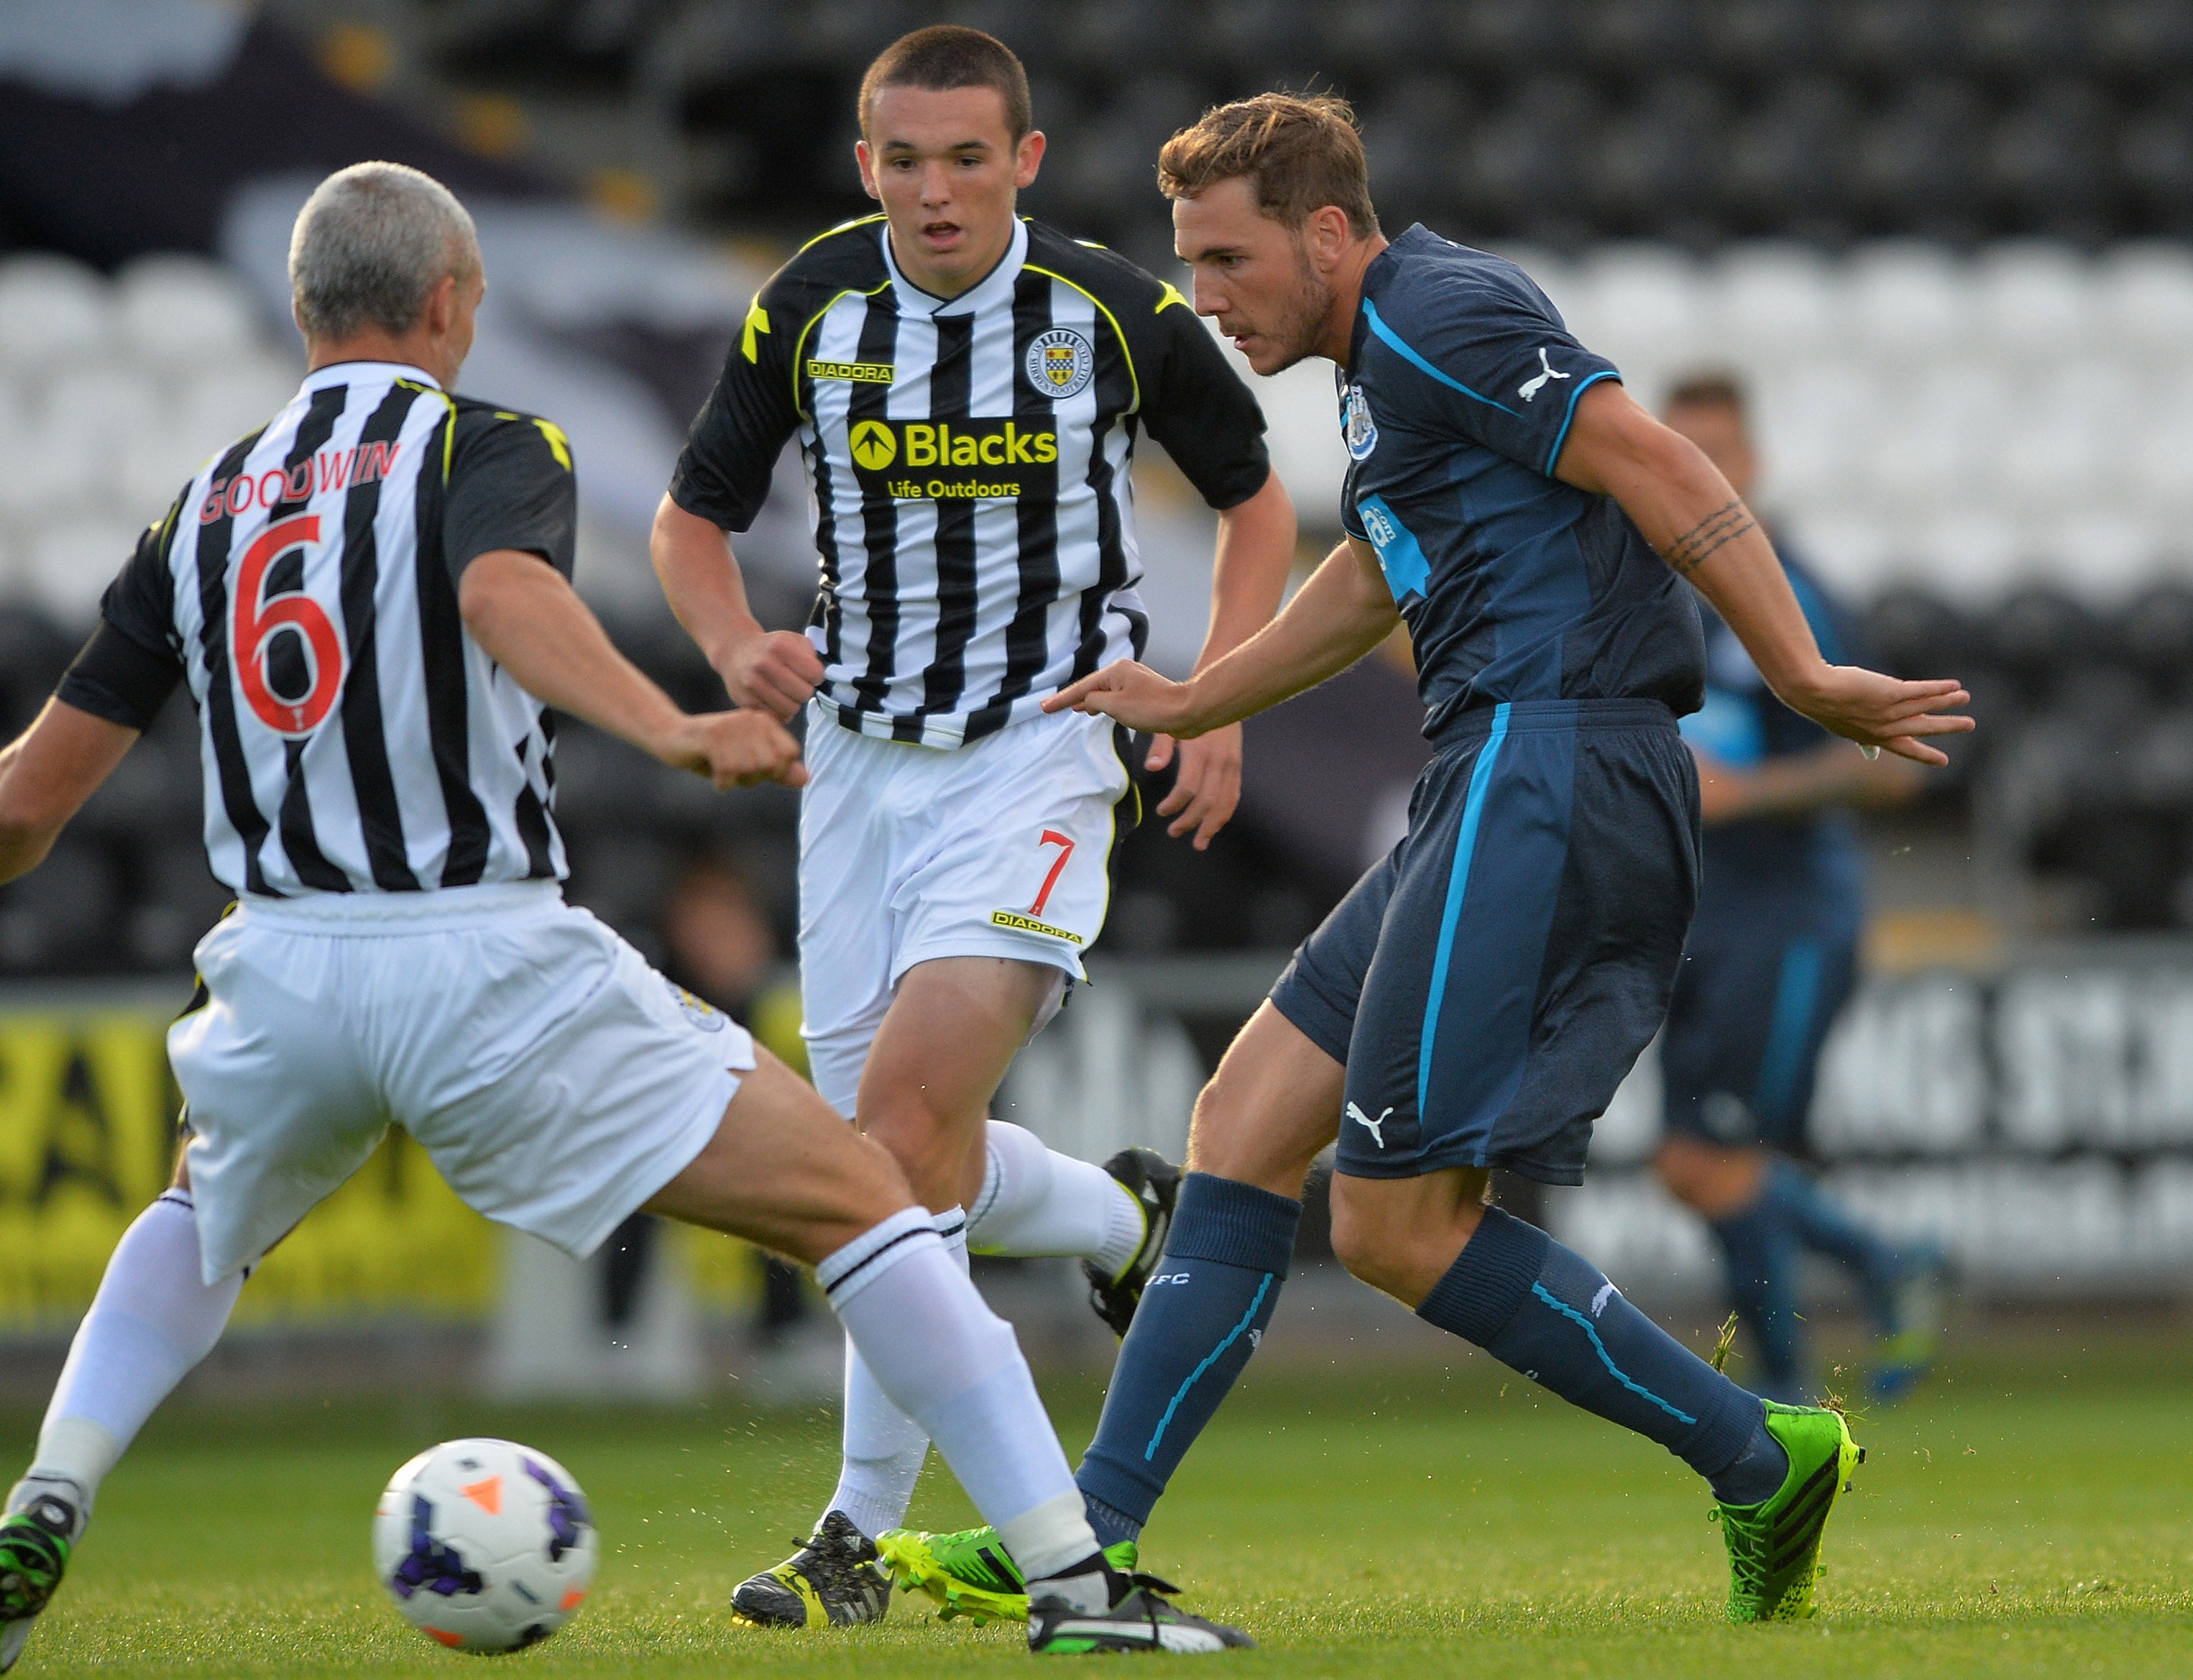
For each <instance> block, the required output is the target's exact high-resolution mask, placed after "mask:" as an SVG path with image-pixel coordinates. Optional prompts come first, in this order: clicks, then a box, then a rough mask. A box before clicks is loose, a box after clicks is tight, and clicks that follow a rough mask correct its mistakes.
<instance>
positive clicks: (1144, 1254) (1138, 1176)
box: [1081, 1149, 1180, 1336]
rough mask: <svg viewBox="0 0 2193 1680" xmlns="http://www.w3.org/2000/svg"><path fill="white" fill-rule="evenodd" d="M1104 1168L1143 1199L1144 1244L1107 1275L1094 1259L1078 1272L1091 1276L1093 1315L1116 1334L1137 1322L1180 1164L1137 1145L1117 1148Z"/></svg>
mask: <svg viewBox="0 0 2193 1680" xmlns="http://www.w3.org/2000/svg"><path fill="white" fill-rule="evenodd" d="M1104 1170H1105V1171H1106V1172H1107V1173H1110V1174H1111V1175H1112V1176H1113V1177H1114V1178H1117V1179H1118V1180H1119V1183H1120V1184H1123V1185H1125V1188H1126V1191H1127V1194H1128V1195H1131V1196H1132V1197H1134V1198H1135V1200H1136V1201H1137V1202H1139V1203H1140V1204H1141V1205H1142V1247H1139V1248H1137V1250H1135V1258H1134V1259H1131V1260H1130V1261H1128V1262H1127V1264H1126V1268H1125V1270H1123V1271H1121V1272H1120V1273H1119V1276H1116V1277H1110V1276H1106V1275H1105V1274H1104V1272H1103V1271H1102V1270H1101V1269H1099V1267H1098V1266H1097V1263H1096V1262H1095V1261H1093V1260H1084V1261H1083V1262H1082V1263H1081V1275H1082V1276H1084V1277H1085V1278H1087V1279H1088V1280H1089V1304H1090V1305H1091V1306H1092V1307H1094V1308H1095V1309H1096V1310H1097V1317H1099V1318H1101V1319H1102V1320H1103V1321H1104V1322H1106V1323H1107V1324H1108V1325H1110V1326H1111V1327H1112V1333H1113V1334H1114V1335H1115V1336H1125V1334H1126V1333H1127V1327H1128V1326H1129V1325H1130V1324H1132V1323H1133V1322H1135V1309H1136V1307H1137V1306H1138V1305H1139V1304H1141V1302H1142V1286H1143V1285H1144V1284H1146V1283H1148V1282H1149V1281H1150V1274H1151V1273H1152V1272H1154V1271H1155V1270H1157V1269H1158V1262H1159V1259H1163V1258H1164V1255H1165V1237H1166V1236H1167V1234H1168V1233H1170V1232H1171V1230H1172V1210H1173V1204H1174V1203H1175V1202H1177V1201H1179V1200H1180V1168H1178V1167H1176V1166H1174V1165H1173V1164H1172V1163H1171V1161H1167V1160H1166V1159H1165V1157H1164V1156H1163V1155H1159V1153H1158V1152H1157V1151H1156V1150H1142V1149H1135V1150H1120V1151H1119V1154H1117V1155H1114V1156H1113V1157H1112V1158H1111V1159H1110V1160H1109V1161H1106V1162H1105V1163H1104Z"/></svg>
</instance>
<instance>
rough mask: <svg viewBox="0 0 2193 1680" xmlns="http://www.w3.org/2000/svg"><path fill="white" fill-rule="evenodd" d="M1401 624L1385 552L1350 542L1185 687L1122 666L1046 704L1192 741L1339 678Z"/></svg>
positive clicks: (1133, 665) (1106, 670) (1082, 682)
mask: <svg viewBox="0 0 2193 1680" xmlns="http://www.w3.org/2000/svg"><path fill="white" fill-rule="evenodd" d="M1399 622H1400V613H1398V612H1396V611H1394V596H1393V592H1392V591H1391V590H1389V588H1387V587H1386V575H1385V573H1383V571H1380V570H1379V569H1378V556H1377V553H1374V552H1373V551H1372V549H1371V545H1370V544H1369V543H1367V542H1357V541H1356V540H1355V539H1354V538H1353V537H1350V538H1349V539H1348V541H1347V542H1343V543H1342V544H1341V545H1340V547H1338V548H1335V549H1334V550H1333V551H1332V553H1330V554H1328V555H1326V560H1325V564H1324V565H1321V566H1320V567H1319V568H1318V569H1317V570H1316V571H1314V572H1313V573H1312V574H1311V575H1310V580H1309V582H1307V583H1305V584H1303V587H1302V588H1300V589H1299V590H1297V592H1296V594H1295V598H1294V599H1292V600H1291V601H1290V602H1288V603H1287V610H1286V611H1285V612H1283V613H1281V614H1280V616H1278V617H1277V618H1275V619H1274V620H1273V621H1272V622H1270V623H1269V624H1268V625H1266V626H1265V627H1264V628H1263V629H1262V630H1260V631H1258V632H1257V634H1255V635H1254V636H1251V638H1250V639H1248V640H1247V641H1245V642H1244V643H1243V644H1242V645H1240V647H1237V648H1235V649H1234V651H1233V652H1231V653H1229V654H1228V655H1227V656H1226V657H1224V658H1223V659H1221V660H1218V661H1217V662H1215V663H1213V664H1211V665H1208V666H1206V667H1205V668H1203V669H1202V670H1200V671H1199V672H1197V673H1196V674H1195V675H1194V676H1193V677H1191V678H1189V679H1188V680H1187V681H1186V682H1184V683H1177V682H1171V681H1168V680H1167V679H1165V678H1164V677H1161V676H1159V674H1157V673H1156V672H1155V671H1153V670H1151V669H1150V668H1149V667H1148V666H1147V665H1137V664H1136V663H1134V662H1131V661H1126V660H1123V661H1121V662H1119V663H1118V664H1116V665H1107V666H1106V667H1105V668H1103V669H1102V670H1101V671H1098V672H1096V673H1095V674H1092V675H1090V676H1086V677H1084V678H1083V679H1081V680H1080V681H1079V682H1078V683H1075V684H1074V685H1073V686H1072V687H1070V688H1067V689H1062V690H1061V691H1059V692H1058V693H1056V694H1054V695H1052V696H1051V697H1050V698H1049V699H1048V700H1046V701H1045V702H1043V708H1044V710H1045V711H1046V712H1063V711H1068V710H1073V711H1076V712H1091V713H1101V714H1102V715H1104V716H1105V717H1108V718H1113V719H1116V720H1118V721H1119V722H1120V723H1123V724H1125V725H1127V727H1128V728H1130V729H1140V730H1147V731H1149V732H1150V733H1152V734H1154V735H1171V736H1175V737H1178V738H1179V739H1181V740H1183V741H1186V740H1192V739H1193V738H1194V737H1196V736H1199V735H1205V734H1208V733H1209V732H1210V731H1212V730H1214V729H1219V728H1222V727H1223V726H1224V725H1227V724H1230V723H1239V722H1240V720H1242V719H1244V718H1247V717H1253V716H1255V715H1256V714H1257V713H1258V712H1261V711H1264V710H1266V709H1267V708H1270V707H1273V706H1276V705H1278V704H1279V703H1280V702H1281V701H1282V700H1285V699H1288V698H1290V697H1292V696H1294V695H1297V694H1300V693H1301V692H1302V691H1303V690H1304V689H1306V688H1314V687H1316V686H1317V685H1318V684H1320V683H1321V682H1323V681H1324V680H1325V679H1326V678H1328V677H1336V676H1338V675H1339V674H1341V673H1342V672H1343V671H1344V670H1346V669H1347V668H1348V667H1349V666H1350V665H1353V664H1354V662H1356V661H1357V660H1359V659H1360V658H1361V657H1363V656H1364V655H1365V654H1366V653H1368V652H1370V651H1371V649H1372V648H1374V647H1376V646H1377V645H1378V644H1379V643H1380V642H1383V640H1385V639H1386V638H1387V637H1388V636H1389V635H1391V634H1393V631H1394V625H1395V624H1397V623H1399Z"/></svg>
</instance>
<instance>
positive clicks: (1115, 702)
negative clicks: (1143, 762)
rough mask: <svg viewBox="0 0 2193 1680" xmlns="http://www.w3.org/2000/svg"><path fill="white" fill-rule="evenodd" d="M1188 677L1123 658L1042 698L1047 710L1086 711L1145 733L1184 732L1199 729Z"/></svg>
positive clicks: (1186, 734)
mask: <svg viewBox="0 0 2193 1680" xmlns="http://www.w3.org/2000/svg"><path fill="white" fill-rule="evenodd" d="M1188 700H1189V693H1188V685H1187V684H1186V683H1177V682H1175V681H1173V680H1172V679H1171V678H1170V677H1161V676H1159V674H1157V673H1156V672H1155V671H1153V670H1152V669H1150V668H1149V667H1148V666H1147V665H1138V664H1137V663H1135V662H1134V661H1132V660H1131V659H1123V660H1121V661H1120V662H1119V663H1118V664H1116V665H1107V666H1106V667H1105V668H1103V669H1102V670H1101V671H1097V672H1093V673H1091V674H1090V675H1088V676H1085V677H1084V678H1082V679H1081V680H1080V681H1079V682H1078V683H1075V684H1074V685H1073V686H1072V687H1071V688H1063V689H1061V690H1060V691H1058V692H1057V693H1056V694H1054V695H1052V696H1051V697H1050V698H1048V699H1047V700H1045V702H1043V709H1044V710H1045V711H1046V712H1086V713H1088V714H1090V715H1091V716H1092V717H1106V718H1110V719H1112V720H1114V722H1118V723H1123V724H1125V725H1126V726H1127V727H1128V728H1129V729H1138V730H1140V731H1142V733H1144V734H1145V735H1171V736H1175V737H1181V738H1183V739H1184V738H1186V737H1191V736H1196V735H1200V734H1202V733H1203V731H1201V730H1200V729H1198V728H1196V727H1195V726H1194V714H1193V713H1192V712H1191V711H1190V709H1189V706H1188Z"/></svg>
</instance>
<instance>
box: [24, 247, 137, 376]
mask: <svg viewBox="0 0 2193 1680" xmlns="http://www.w3.org/2000/svg"><path fill="white" fill-rule="evenodd" d="M114 335H115V325H114V311H113V304H112V300H111V299H110V297H109V296H108V295H107V288H106V282H105V281H103V280H101V279H100V277H99V276H98V275H97V274H96V273H94V272H93V271H92V270H91V269H89V268H88V267H85V266H84V265H83V263H80V262H77V261H73V260H72V259H70V258H68V257H63V256H53V255H45V254H43V253H36V254H31V255H20V256H11V257H9V258H7V259H5V260H4V261H0V370H8V371H13V372H19V373H20V372H39V371H43V370H46V369H49V368H54V367H60V366H64V365H66V364H70V363H72V362H80V361H83V360H85V359H87V358H92V357H96V356H99V355H101V354H103V353H105V352H106V350H107V348H108V347H109V346H110V345H111V344H112V341H113V338H114Z"/></svg>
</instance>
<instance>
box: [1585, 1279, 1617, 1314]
mask: <svg viewBox="0 0 2193 1680" xmlns="http://www.w3.org/2000/svg"><path fill="white" fill-rule="evenodd" d="M1620 1293H1622V1292H1621V1291H1620V1290H1618V1289H1617V1288H1616V1287H1614V1286H1613V1285H1612V1283H1602V1284H1600V1286H1599V1293H1597V1294H1596V1295H1594V1296H1593V1297H1592V1298H1591V1316H1593V1317H1594V1318H1596V1317H1598V1316H1600V1314H1601V1313H1603V1312H1605V1311H1606V1304H1607V1303H1608V1302H1609V1301H1611V1300H1612V1299H1614V1298H1615V1297H1616V1296H1617V1295H1618V1294H1620Z"/></svg>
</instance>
